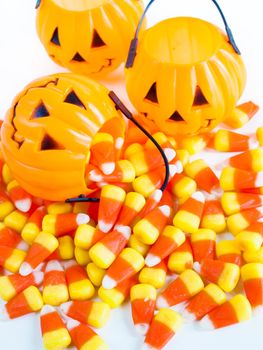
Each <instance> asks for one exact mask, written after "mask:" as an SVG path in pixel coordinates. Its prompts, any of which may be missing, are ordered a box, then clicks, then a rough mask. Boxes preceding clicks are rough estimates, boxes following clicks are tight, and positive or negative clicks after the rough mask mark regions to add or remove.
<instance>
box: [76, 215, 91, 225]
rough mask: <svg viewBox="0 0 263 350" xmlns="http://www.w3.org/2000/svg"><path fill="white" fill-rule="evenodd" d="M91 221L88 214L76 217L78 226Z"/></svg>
mask: <svg viewBox="0 0 263 350" xmlns="http://www.w3.org/2000/svg"><path fill="white" fill-rule="evenodd" d="M89 221H90V217H89V216H88V215H87V214H83V213H80V214H78V215H77V217H76V222H77V224H78V225H83V224H87V223H88V222H89Z"/></svg>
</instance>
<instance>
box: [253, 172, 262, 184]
mask: <svg viewBox="0 0 263 350" xmlns="http://www.w3.org/2000/svg"><path fill="white" fill-rule="evenodd" d="M262 186H263V171H259V172H258V173H257V177H256V180H255V187H262Z"/></svg>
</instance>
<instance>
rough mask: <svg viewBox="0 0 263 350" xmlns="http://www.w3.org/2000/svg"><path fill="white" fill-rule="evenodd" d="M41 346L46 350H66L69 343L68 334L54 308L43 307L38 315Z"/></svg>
mask: <svg viewBox="0 0 263 350" xmlns="http://www.w3.org/2000/svg"><path fill="white" fill-rule="evenodd" d="M40 325H41V332H42V339H43V345H44V348H45V349H46V350H57V349H66V348H67V347H68V346H69V345H70V343H71V337H70V335H69V332H68V330H67V328H66V326H65V324H64V322H63V321H62V319H61V317H60V316H59V314H58V312H57V311H56V309H55V308H53V307H52V306H50V305H45V306H44V307H43V309H42V310H41V313H40Z"/></svg>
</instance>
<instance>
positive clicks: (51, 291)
mask: <svg viewBox="0 0 263 350" xmlns="http://www.w3.org/2000/svg"><path fill="white" fill-rule="evenodd" d="M68 298H69V294H68V288H67V283H66V277H65V273H64V270H63V268H62V266H61V264H60V263H59V261H57V260H51V261H49V262H48V263H47V265H46V269H45V275H44V283H43V300H44V303H45V304H49V305H53V306H58V305H60V304H61V303H64V302H66V301H67V300H68Z"/></svg>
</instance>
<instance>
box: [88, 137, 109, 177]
mask: <svg viewBox="0 0 263 350" xmlns="http://www.w3.org/2000/svg"><path fill="white" fill-rule="evenodd" d="M90 153H91V157H90V163H91V164H93V165H96V166H97V167H99V168H100V170H101V171H102V172H103V173H104V174H105V175H109V174H112V173H113V171H114V170H115V145H114V139H113V137H112V135H110V134H108V133H105V132H98V133H97V134H96V135H95V136H94V137H93V140H92V144H91V148H90Z"/></svg>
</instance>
